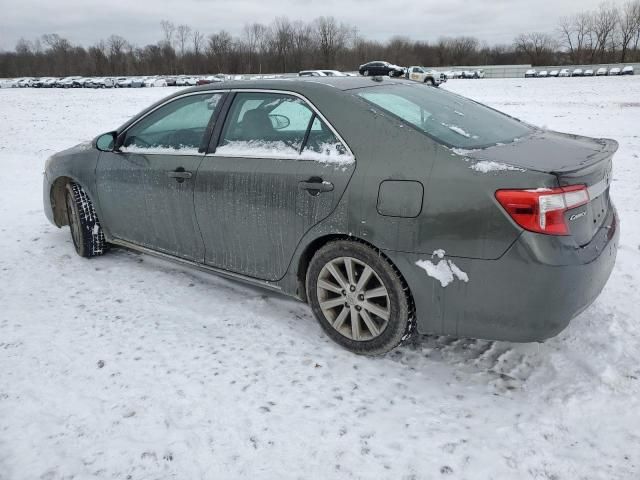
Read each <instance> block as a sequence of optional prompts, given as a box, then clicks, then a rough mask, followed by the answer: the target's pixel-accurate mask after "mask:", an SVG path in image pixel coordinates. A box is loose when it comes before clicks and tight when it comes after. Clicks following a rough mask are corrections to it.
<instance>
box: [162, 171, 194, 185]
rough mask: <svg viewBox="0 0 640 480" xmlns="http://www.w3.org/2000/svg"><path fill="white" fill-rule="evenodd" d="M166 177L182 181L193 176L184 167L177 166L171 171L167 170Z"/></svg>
mask: <svg viewBox="0 0 640 480" xmlns="http://www.w3.org/2000/svg"><path fill="white" fill-rule="evenodd" d="M167 177H169V178H175V179H176V182H178V183H182V182H184V181H185V180H186V179H189V178H191V177H193V174H192V173H191V172H187V171H186V170H185V169H184V167H178V168H176V169H175V170H174V171H172V172H167Z"/></svg>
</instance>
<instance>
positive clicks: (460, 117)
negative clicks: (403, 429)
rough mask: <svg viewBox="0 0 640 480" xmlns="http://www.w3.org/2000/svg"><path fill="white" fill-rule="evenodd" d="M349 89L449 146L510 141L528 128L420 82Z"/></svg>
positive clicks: (472, 146) (486, 145) (457, 96)
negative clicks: (419, 83) (418, 83)
mask: <svg viewBox="0 0 640 480" xmlns="http://www.w3.org/2000/svg"><path fill="white" fill-rule="evenodd" d="M353 92H354V93H355V94H356V95H357V96H359V97H361V98H363V99H364V100H366V101H367V102H369V103H371V104H373V105H375V106H377V107H380V108H381V109H383V110H385V111H387V112H389V113H391V114H393V115H395V116H396V117H398V118H400V119H401V120H403V121H404V122H406V123H408V124H410V125H412V126H413V127H415V128H417V129H418V130H420V131H421V132H423V133H425V134H426V135H428V136H429V137H431V138H433V139H435V140H436V141H438V142H439V143H443V144H445V145H446V146H449V147H458V148H468V149H472V148H484V147H489V146H491V145H495V144H497V143H510V142H512V141H514V140H515V139H516V138H518V137H522V136H525V135H527V134H528V133H529V132H530V131H531V129H530V127H528V126H527V125H525V124H524V123H522V122H519V121H518V120H516V119H514V118H511V117H508V116H507V115H504V114H502V113H500V112H496V111H495V110H492V109H490V108H488V107H485V106H483V105H480V104H478V103H475V102H473V101H471V100H469V99H468V98H465V97H461V96H459V95H455V94H453V93H449V92H446V91H443V90H440V89H436V88H430V87H425V86H424V85H407V84H401V85H385V86H380V87H369V88H361V89H356V90H354V91H353Z"/></svg>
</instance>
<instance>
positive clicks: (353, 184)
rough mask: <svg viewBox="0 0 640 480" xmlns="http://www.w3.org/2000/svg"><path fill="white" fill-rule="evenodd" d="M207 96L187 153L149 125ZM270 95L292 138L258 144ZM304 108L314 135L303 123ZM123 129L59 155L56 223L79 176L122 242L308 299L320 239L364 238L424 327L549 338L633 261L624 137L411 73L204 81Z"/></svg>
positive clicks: (47, 200)
mask: <svg viewBox="0 0 640 480" xmlns="http://www.w3.org/2000/svg"><path fill="white" fill-rule="evenodd" d="M198 96H202V98H205V97H206V101H207V102H208V105H209V108H210V115H211V118H210V119H209V120H208V121H206V122H204V123H203V124H202V125H201V127H200V128H199V129H198V128H195V129H194V130H193V131H189V132H187V133H184V132H181V133H180V135H178V136H181V137H180V138H179V139H174V143H176V142H178V143H177V144H176V145H174V147H175V148H174V149H156V150H153V149H152V148H151V149H149V148H147V149H145V148H146V146H148V144H149V142H150V140H149V139H150V138H151V137H150V136H148V135H147V137H146V138H145V140H138V139H136V138H133V139H132V138H131V137H135V135H133V134H132V132H134V133H135V132H136V130H135V129H136V128H138V129H141V128H142V129H143V130H144V128H146V127H144V124H145V122H147V123H149V124H150V125H156V124H153V122H152V121H151V120H149V119H150V118H153V116H154V115H156V114H157V112H164V111H165V110H167V109H168V110H169V115H170V113H171V109H172V108H174V107H173V105H177V103H176V102H183V103H184V104H188V103H189V102H191V101H192V100H190V99H193V98H196V97H198ZM283 96H286V98H287V100H286V102H284V103H283V101H282V98H283ZM239 99H242V101H243V102H244V103H242V102H241V101H240V100H239ZM252 102H253V103H252ZM256 102H258V103H256ZM260 102H261V103H260ZM279 102H280V103H279ZM256 104H259V105H261V106H262V107H265V108H264V109H265V110H266V112H262V113H261V114H260V115H263V117H264V114H265V113H266V114H267V115H268V117H269V121H270V122H271V124H272V127H273V128H274V129H275V130H276V134H277V135H276V136H277V137H278V140H277V141H278V142H280V143H279V145H280V147H282V148H276V149H269V148H263V147H264V145H259V144H257V143H256V142H254V141H253V140H252V142H253V143H251V142H248V143H247V142H244V143H243V139H242V136H241V135H240V134H237V132H235V131H234V128H235V125H239V126H242V125H243V123H247V122H249V121H252V122H253V121H255V123H256V125H258V124H259V122H260V121H266V120H264V118H262V120H260V119H258V117H259V115H258V114H256V115H254V116H255V117H256V118H252V119H250V118H249V117H248V116H247V117H246V118H243V119H242V120H239V119H240V116H241V115H247V114H246V113H245V114H243V113H242V111H243V109H244V111H245V112H246V111H247V108H249V107H248V106H250V105H256ZM300 106H303V107H305V109H301V110H300V112H303V110H304V113H300V112H299V113H293V109H297V108H298V107H300ZM262 107H261V108H262ZM176 108H177V107H176ZM181 108H182V107H181ZM185 108H186V107H185ZM163 109H164V110H163ZM176 111H177V110H176ZM196 113H197V112H196ZM197 115H200V113H197V114H196V116H197ZM304 115H308V116H309V119H307V118H306V117H304V120H305V121H304V123H305V125H306V124H307V121H308V125H309V126H308V127H306V128H307V131H306V132H305V134H304V135H303V136H304V138H303V139H302V140H300V138H299V136H300V133H299V132H298V131H296V130H295V128H297V127H295V125H294V124H296V123H297V122H298V120H300V119H301V118H302V117H303V116H304ZM283 117H284V118H283ZM163 121H164V120H163ZM234 122H235V123H234ZM318 122H319V123H318ZM169 123H170V122H169ZM285 124H286V126H283V125H285ZM140 125H143V127H144V128H143V127H140ZM316 125H318V127H317V128H316ZM149 128H151V127H149ZM154 128H155V127H154ZM265 129H266V130H268V131H269V132H272V130H271V127H269V125H266V126H265ZM151 130H153V128H151ZM240 130H241V129H240ZM238 131H239V130H238ZM234 132H235V133H234ZM152 134H153V132H151V135H152ZM237 135H240V136H237ZM265 135H266V134H265ZM270 135H271V133H270ZM314 135H317V136H318V138H319V140H317V141H316V140H312V138H315V137H314ZM274 138H275V137H274ZM113 139H114V144H113V145H110V146H109V147H108V148H106V149H104V150H106V151H100V150H98V148H97V146H96V142H99V141H100V139H99V138H98V139H96V140H94V141H93V142H92V143H90V144H84V145H80V146H77V147H74V148H71V149H69V150H67V151H64V152H61V153H58V154H56V155H54V156H53V157H51V158H50V159H49V160H48V162H47V165H46V172H45V180H44V205H45V212H46V215H47V217H48V218H49V219H50V220H51V222H53V223H54V224H55V225H57V226H63V225H66V224H67V223H68V217H67V215H66V212H65V208H64V193H63V189H64V184H66V183H68V182H74V183H75V184H78V185H81V186H82V188H83V189H84V191H86V193H87V196H88V197H89V198H90V200H91V202H92V203H93V204H94V206H95V212H96V214H97V217H98V218H99V219H100V222H101V226H102V229H103V231H104V236H105V238H106V241H108V242H110V243H112V244H115V245H120V246H125V247H128V248H132V249H136V250H139V251H142V252H146V253H152V254H156V255H161V256H163V257H165V258H169V259H172V260H175V261H179V262H183V263H187V264H190V265H193V266H195V267H198V268H203V269H205V270H208V271H212V272H215V273H219V274H222V275H226V276H229V277H232V278H236V279H239V280H243V281H247V282H250V283H253V284H259V285H262V286H264V287H267V288H270V289H274V290H278V291H281V292H283V293H285V294H288V295H291V296H294V297H297V298H298V299H300V300H303V301H305V300H307V299H308V297H309V292H308V291H306V286H305V276H306V275H307V269H308V267H309V263H310V261H311V259H312V257H313V256H314V253H315V252H317V251H318V250H319V249H321V248H322V247H323V246H324V245H326V244H327V243H328V242H331V241H335V240H336V239H341V240H345V241H352V242H358V243H360V244H363V245H366V246H368V247H369V248H371V249H374V250H375V251H376V252H378V254H379V255H381V256H383V257H384V258H385V259H387V260H388V262H389V263H390V264H391V265H392V266H393V268H394V269H395V271H397V272H398V275H399V276H400V277H401V279H402V281H403V284H406V286H407V287H408V291H409V292H410V307H411V312H413V314H414V316H415V322H416V327H417V331H418V332H420V333H425V334H426V333H430V334H446V335H454V336H470V337H476V338H486V339H496V340H510V341H518V342H529V341H542V340H544V339H546V338H548V337H551V336H553V335H556V334H557V333H558V332H560V331H561V330H563V329H564V328H565V327H566V326H567V325H568V323H569V321H570V320H571V319H572V318H573V317H575V316H576V315H577V314H578V313H580V312H581V311H582V310H583V309H585V308H586V307H587V306H588V305H590V304H591V303H592V302H593V301H594V299H595V298H596V297H597V295H598V294H599V293H600V291H601V290H602V288H603V286H604V285H605V283H606V281H607V279H608V277H609V275H610V273H611V271H612V268H613V265H614V262H615V256H616V251H617V243H618V237H619V228H618V220H617V215H616V211H615V208H614V206H613V204H612V203H611V200H610V197H609V184H610V180H611V164H612V155H613V154H614V152H615V150H616V149H617V144H616V142H615V141H612V140H604V139H592V138H586V137H580V136H575V135H567V134H561V133H556V132H549V131H543V130H540V129H537V128H535V127H533V126H530V125H526V124H524V123H522V122H519V121H518V120H516V119H513V118H511V117H507V116H505V115H503V114H501V113H499V112H496V111H494V110H492V109H490V108H488V107H484V106H482V105H479V104H477V103H475V102H473V101H471V100H469V99H466V98H464V97H461V96H458V95H454V94H451V93H449V92H443V91H439V89H432V88H428V87H426V86H424V85H421V84H416V83H415V82H411V81H407V80H396V79H388V78H385V79H380V78H377V79H372V78H362V77H361V78H330V79H323V78H314V79H313V81H306V80H270V81H267V80H261V81H251V82H225V83H223V84H216V85H207V86H203V87H197V88H192V89H188V90H184V91H181V92H179V93H176V94H175V95H173V96H171V97H168V98H167V99H164V100H162V101H161V102H158V103H157V104H155V105H153V106H151V107H149V108H148V109H147V110H145V111H143V112H142V113H140V114H139V115H138V116H136V117H135V118H133V119H131V120H130V121H129V122H127V123H126V124H125V125H123V126H122V127H120V128H119V129H118V130H117V131H116V132H114V133H113ZM327 139H330V142H334V144H335V145H337V147H336V148H335V149H334V152H333V154H334V155H333V156H332V157H331V158H323V157H322V155H323V153H322V149H317V148H315V147H312V148H309V144H312V143H313V142H314V141H316V143H318V144H320V143H321V142H323V141H325V140H326V141H329V140H327ZM271 140H273V139H271ZM271 140H270V141H271ZM138 141H139V142H140V143H138V144H137V143H136V142H138ZM274 141H275V140H274ZM145 143H146V146H145ZM185 145H186V146H187V147H186V148H182V147H184V146H185ZM323 145H326V143H323ZM247 146H248V147H249V148H247ZM289 147H291V148H293V150H291V148H289ZM252 149H253V150H252ZM307 150H308V154H306V153H305V152H307ZM318 152H320V153H318ZM349 301H350V302H351V301H352V299H349ZM345 305H347V304H346V303H345ZM349 305H350V306H351V307H353V304H351V303H350V304H349Z"/></svg>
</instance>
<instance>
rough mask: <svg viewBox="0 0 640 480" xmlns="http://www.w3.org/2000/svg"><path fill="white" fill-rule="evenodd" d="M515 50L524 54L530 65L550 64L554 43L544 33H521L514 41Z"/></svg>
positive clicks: (549, 36) (551, 38)
mask: <svg viewBox="0 0 640 480" xmlns="http://www.w3.org/2000/svg"><path fill="white" fill-rule="evenodd" d="M514 46H515V47H516V50H519V51H521V52H522V53H524V54H525V55H526V56H527V57H528V58H529V62H530V63H531V64H532V65H542V64H545V63H551V60H552V57H553V51H554V50H555V48H556V46H557V45H556V42H555V40H554V39H553V37H552V36H551V35H549V34H546V33H540V32H534V33H522V34H520V35H518V36H517V37H516V39H515V41H514Z"/></svg>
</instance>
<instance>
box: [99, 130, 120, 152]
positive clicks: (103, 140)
mask: <svg viewBox="0 0 640 480" xmlns="http://www.w3.org/2000/svg"><path fill="white" fill-rule="evenodd" d="M115 146H116V132H109V133H105V134H103V135H100V136H99V137H98V138H97V139H96V148H97V149H98V150H100V151H101V152H113V151H114V149H115Z"/></svg>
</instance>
